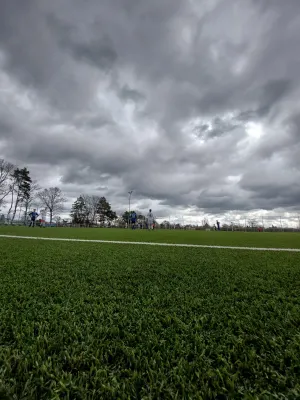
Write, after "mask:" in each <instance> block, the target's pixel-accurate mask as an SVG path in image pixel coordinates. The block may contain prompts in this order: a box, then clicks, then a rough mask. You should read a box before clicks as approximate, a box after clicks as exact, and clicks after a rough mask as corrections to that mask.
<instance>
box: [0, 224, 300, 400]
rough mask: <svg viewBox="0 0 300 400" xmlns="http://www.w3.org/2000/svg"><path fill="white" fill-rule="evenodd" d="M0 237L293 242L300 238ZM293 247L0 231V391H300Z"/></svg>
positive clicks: (82, 394)
mask: <svg viewBox="0 0 300 400" xmlns="http://www.w3.org/2000/svg"><path fill="white" fill-rule="evenodd" d="M1 234H10V235H24V236H29V235H35V236H37V235H43V236H49V237H69V238H83V239H106V240H125V241H126V240H134V241H157V242H169V243H193V244H218V245H233V246H257V247H286V248H287V247H289V248H300V246H299V242H300V240H299V239H300V236H299V235H298V234H285V233H283V234H273V233H269V234H267V233H249V234H247V233H233V232H199V231H196V232H195V231H192V232H181V231H154V232H144V231H134V232H132V231H126V230H114V229H111V230H110V229H69V228H62V229H59V228H51V229H40V228H35V229H28V228H15V227H1V228H0V235H1ZM299 354H300V253H289V252H282V253H275V252H271V251H267V252H256V251H246V250H229V249H225V250H224V249H209V248H207V249H206V248H201V249H198V248H176V247H155V246H143V245H135V246H127V245H116V244H99V243H81V242H78V243H77V242H76V243H75V242H55V241H34V240H21V239H20V240H16V239H8V238H0V399H1V400H2V399H18V400H19V399H20V400H23V399H24V400H25V399H26V400H28V399H37V400H43V399H72V400H73V399H111V400H113V399H114V400H115V399H122V400H123V399H124V400H125V399H126V400H128V399H149V400H150V399H253V400H254V399H297V398H300V356H299Z"/></svg>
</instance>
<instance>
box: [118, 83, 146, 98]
mask: <svg viewBox="0 0 300 400" xmlns="http://www.w3.org/2000/svg"><path fill="white" fill-rule="evenodd" d="M119 96H120V98H121V99H122V100H125V101H126V100H132V101H134V102H140V101H143V100H145V96H144V95H143V94H142V93H140V92H139V91H138V90H135V89H132V88H130V87H129V86H128V85H124V86H123V87H122V88H121V89H120V90H119Z"/></svg>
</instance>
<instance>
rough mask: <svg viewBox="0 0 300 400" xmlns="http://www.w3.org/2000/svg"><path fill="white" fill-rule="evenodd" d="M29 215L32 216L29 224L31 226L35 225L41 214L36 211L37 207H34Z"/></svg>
mask: <svg viewBox="0 0 300 400" xmlns="http://www.w3.org/2000/svg"><path fill="white" fill-rule="evenodd" d="M29 216H30V224H29V227H31V226H32V227H33V228H34V227H35V222H36V219H37V217H38V216H39V214H38V213H37V212H36V209H34V210H33V211H32V212H31V213H30V214H29Z"/></svg>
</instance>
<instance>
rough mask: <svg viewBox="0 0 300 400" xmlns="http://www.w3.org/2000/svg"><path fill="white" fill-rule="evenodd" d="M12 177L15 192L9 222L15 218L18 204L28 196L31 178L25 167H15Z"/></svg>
mask: <svg viewBox="0 0 300 400" xmlns="http://www.w3.org/2000/svg"><path fill="white" fill-rule="evenodd" d="M12 178H13V191H14V193H15V196H16V197H15V204H14V210H13V214H12V218H11V222H13V220H14V219H15V216H16V212H17V208H18V206H19V205H20V204H21V203H22V202H26V201H27V200H28V199H29V197H30V190H31V182H32V180H31V178H30V176H29V171H28V169H27V168H22V169H19V168H16V169H15V171H14V172H13V175H12Z"/></svg>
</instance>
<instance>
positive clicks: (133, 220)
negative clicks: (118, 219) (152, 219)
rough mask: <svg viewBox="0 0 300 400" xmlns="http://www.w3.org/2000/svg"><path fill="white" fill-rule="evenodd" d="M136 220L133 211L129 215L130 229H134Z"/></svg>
mask: <svg viewBox="0 0 300 400" xmlns="http://www.w3.org/2000/svg"><path fill="white" fill-rule="evenodd" d="M136 220H137V215H136V213H135V211H133V212H132V213H131V229H135V224H136Z"/></svg>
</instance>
